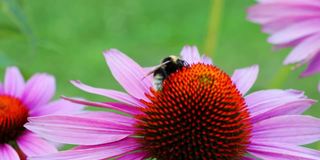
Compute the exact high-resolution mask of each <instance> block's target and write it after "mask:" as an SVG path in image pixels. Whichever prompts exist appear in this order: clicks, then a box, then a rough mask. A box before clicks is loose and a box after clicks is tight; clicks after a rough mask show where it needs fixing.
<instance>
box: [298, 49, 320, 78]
mask: <svg viewBox="0 0 320 160" xmlns="http://www.w3.org/2000/svg"><path fill="white" fill-rule="evenodd" d="M318 72H320V50H319V51H318V53H317V54H316V55H315V56H314V57H313V58H312V60H311V61H310V62H309V64H308V67H307V68H306V69H305V70H304V71H303V72H302V73H301V75H300V76H301V77H306V76H310V75H313V74H315V73H318Z"/></svg>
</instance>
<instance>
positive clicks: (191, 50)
mask: <svg viewBox="0 0 320 160" xmlns="http://www.w3.org/2000/svg"><path fill="white" fill-rule="evenodd" d="M180 55H181V57H182V59H183V60H185V61H187V62H188V64H193V63H198V62H201V58H200V53H199V51H198V48H197V47H196V46H184V47H183V48H182V51H181V52H180Z"/></svg>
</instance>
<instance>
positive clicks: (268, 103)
mask: <svg viewBox="0 0 320 160" xmlns="http://www.w3.org/2000/svg"><path fill="white" fill-rule="evenodd" d="M299 99H306V96H305V95H304V93H303V92H301V91H298V90H280V89H269V90H261V91H257V92H253V93H251V94H249V95H248V96H246V97H245V100H246V103H247V107H248V109H249V111H250V113H251V115H252V116H254V115H258V113H263V112H264V111H266V110H270V108H271V107H276V106H279V105H283V104H286V103H288V102H291V101H296V100H299Z"/></svg>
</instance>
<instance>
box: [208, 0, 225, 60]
mask: <svg viewBox="0 0 320 160" xmlns="http://www.w3.org/2000/svg"><path fill="white" fill-rule="evenodd" d="M223 5H224V0H212V7H211V11H210V15H209V24H208V34H207V37H206V40H205V47H204V51H205V53H206V55H207V56H211V57H213V55H214V53H215V51H216V47H217V43H218V35H219V34H218V32H219V28H220V22H221V17H222V13H223Z"/></svg>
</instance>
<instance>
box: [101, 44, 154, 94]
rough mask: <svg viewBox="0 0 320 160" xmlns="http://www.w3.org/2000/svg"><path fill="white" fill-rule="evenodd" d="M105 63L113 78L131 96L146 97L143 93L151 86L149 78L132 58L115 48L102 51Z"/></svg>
mask: <svg viewBox="0 0 320 160" xmlns="http://www.w3.org/2000/svg"><path fill="white" fill-rule="evenodd" d="M104 56H105V59H106V61H107V64H108V66H109V68H110V70H111V72H112V74H113V76H114V78H115V79H116V80H117V81H118V82H119V83H120V84H121V86H122V87H123V88H124V89H125V90H126V91H127V92H128V93H129V94H130V95H132V96H134V97H136V98H139V99H147V98H146V96H145V94H146V93H148V92H149V89H150V87H152V82H151V81H150V79H148V78H145V76H146V74H147V73H146V72H145V71H144V70H143V68H142V67H141V66H139V65H138V64H137V63H136V62H134V61H133V60H132V59H130V58H129V57H127V56H126V55H125V54H123V53H121V52H120V51H118V50H116V49H110V50H109V51H106V52H104Z"/></svg>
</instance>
